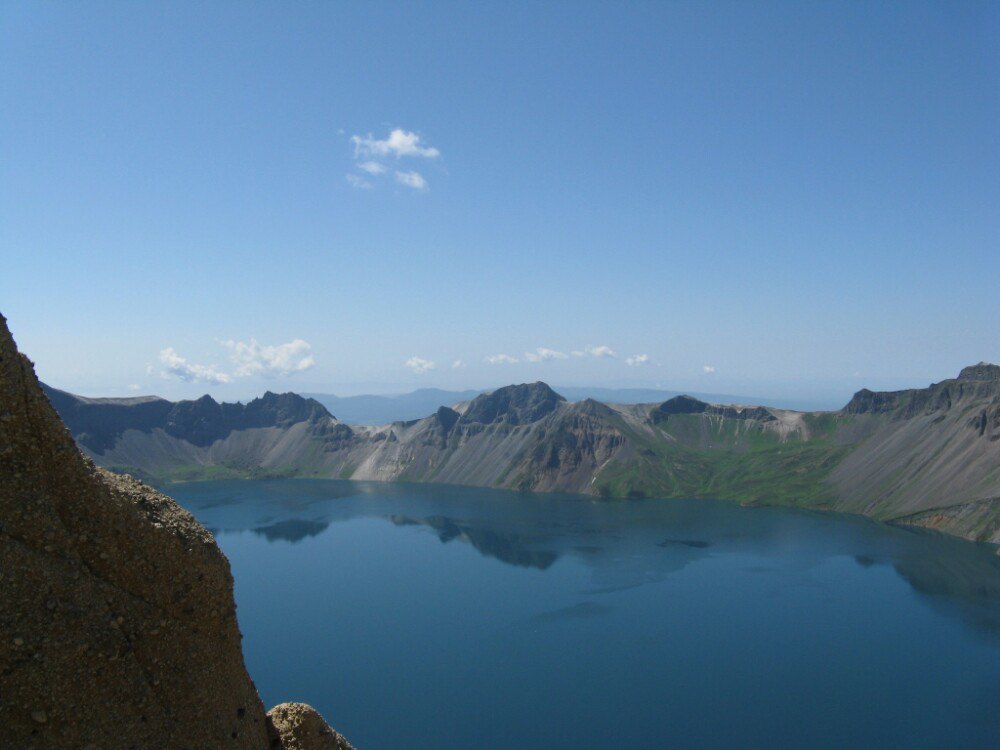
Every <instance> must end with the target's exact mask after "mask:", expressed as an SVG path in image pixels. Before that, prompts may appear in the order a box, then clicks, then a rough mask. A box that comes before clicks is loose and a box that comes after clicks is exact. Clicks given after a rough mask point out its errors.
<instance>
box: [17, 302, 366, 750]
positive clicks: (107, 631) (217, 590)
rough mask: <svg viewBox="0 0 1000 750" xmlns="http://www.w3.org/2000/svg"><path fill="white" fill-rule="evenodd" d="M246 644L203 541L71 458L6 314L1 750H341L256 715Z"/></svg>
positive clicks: (176, 514) (298, 713) (219, 561)
mask: <svg viewBox="0 0 1000 750" xmlns="http://www.w3.org/2000/svg"><path fill="white" fill-rule="evenodd" d="M149 403H153V402H151V401H149V400H139V401H137V403H136V404H134V406H135V407H139V410H140V411H143V410H145V409H148V408H150V407H148V406H145V405H144V404H149ZM164 403H168V402H164ZM286 407H287V405H282V404H278V405H276V407H275V408H276V411H277V412H279V413H280V412H282V410H284V409H285V408H286ZM158 408H161V409H162V407H158ZM240 638H241V636H240V632H239V629H238V626H237V621H236V607H235V604H234V601H233V581H232V577H231V575H230V572H229V563H228V562H227V560H226V558H225V556H224V555H223V554H222V552H221V551H220V550H219V548H218V547H217V546H216V544H215V541H214V539H213V538H212V536H211V534H209V533H208V531H206V530H205V528H204V527H202V526H201V525H200V524H199V523H198V522H197V521H196V520H195V519H194V518H193V517H192V516H191V515H190V514H189V513H187V512H186V511H184V510H182V509H181V508H180V507H179V506H178V505H177V504H176V503H174V502H173V501H172V500H171V499H170V498H169V497H167V496H165V495H163V494H161V493H159V492H156V491H155V490H153V489H151V488H150V487H148V486H146V485H144V484H142V483H141V482H138V481H136V480H134V479H132V478H130V477H126V476H119V475H115V474H112V473H110V472H107V471H105V470H103V469H99V468H97V467H95V466H94V464H93V463H92V462H91V461H90V460H88V459H85V458H84V457H83V456H82V455H81V454H80V452H79V450H78V449H77V447H76V445H75V444H74V442H73V439H72V437H71V435H70V433H69V432H68V431H67V429H66V427H65V426H64V425H63V423H62V422H61V421H60V419H59V417H58V415H57V414H56V412H55V410H54V409H53V408H52V406H51V404H50V403H49V401H48V399H47V398H46V397H45V395H44V394H43V393H42V389H41V387H40V385H39V383H38V380H37V378H36V377H35V373H34V369H33V367H32V365H31V362H29V361H28V359H27V358H25V357H24V356H22V355H21V354H19V353H18V351H17V349H16V346H15V344H14V341H13V338H12V337H11V334H10V332H9V331H8V329H7V325H6V321H5V320H4V318H3V317H2V316H0V727H2V730H0V731H2V734H3V736H2V738H0V739H2V745H3V747H5V748H6V747H10V748H17V749H18V750H51V749H52V748H95V749H96V748H100V749H101V750H105V749H117V748H122V749H123V750H124V749H125V748H137V749H140V748H178V749H185V748H189V749H190V750H202V749H203V748H204V749H208V748H213V749H214V748H246V749H248V750H249V749H251V748H253V749H255V750H256V749H260V750H263V749H264V748H286V750H290V749H291V748H295V749H296V750H313V749H319V748H348V747H349V745H347V743H346V741H345V740H344V739H343V738H342V737H340V735H338V734H337V733H336V732H334V731H333V730H332V729H330V728H329V726H327V725H326V723H325V722H324V721H323V720H322V718H321V717H320V716H319V714H317V713H316V712H315V711H313V710H312V709H310V708H309V707H307V706H302V705H301V704H291V705H292V706H293V707H292V708H289V707H288V706H289V705H290V704H283V705H282V706H279V707H277V708H276V709H275V710H274V713H273V714H272V715H271V716H269V715H268V714H265V712H264V707H263V705H262V704H261V700H260V698H259V696H258V695H257V691H256V689H255V687H254V684H253V682H252V681H251V679H250V677H249V675H248V674H247V671H246V668H245V666H244V663H243V656H242V652H241V648H240Z"/></svg>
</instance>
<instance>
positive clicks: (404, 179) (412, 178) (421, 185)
mask: <svg viewBox="0 0 1000 750" xmlns="http://www.w3.org/2000/svg"><path fill="white" fill-rule="evenodd" d="M396 182H398V183H399V184H400V185H406V187H411V188H413V189H414V190H423V189H425V188H426V187H427V180H425V179H424V178H423V176H421V174H420V172H396Z"/></svg>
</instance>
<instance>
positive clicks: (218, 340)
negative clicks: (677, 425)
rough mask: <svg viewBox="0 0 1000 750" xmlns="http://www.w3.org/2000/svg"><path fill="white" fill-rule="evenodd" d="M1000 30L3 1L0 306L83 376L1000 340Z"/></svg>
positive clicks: (790, 363)
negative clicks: (999, 240) (0, 260)
mask: <svg viewBox="0 0 1000 750" xmlns="http://www.w3.org/2000/svg"><path fill="white" fill-rule="evenodd" d="M998 42H1000V5H998V4H996V3H987V2H982V3H970V2H947V3H945V2H940V3H923V2H913V3H905V4H903V3H897V4H889V3H860V2H858V3H793V2H782V3H773V2H765V3H738V2H712V3H709V2H706V3H681V2H674V3H671V2H664V3H638V2H633V3H623V4H619V3H592V2H573V3H560V2H549V3H477V4H468V3H465V4H462V3H269V2H268V3H263V2H255V3H234V2H217V3H192V2H176V3H160V4H154V3H114V2H94V3H87V4H83V3H79V4H72V3H41V2H28V3H22V2H8V3H4V4H3V6H2V7H0V97H2V101H3V107H2V108H0V153H2V159H0V255H2V263H0V312H2V313H3V314H4V315H5V316H7V318H8V320H9V324H10V326H11V329H12V330H13V332H14V335H15V337H16V338H17V340H18V343H19V345H20V347H21V349H22V351H24V352H25V353H27V354H28V355H29V356H30V357H31V358H32V359H33V360H34V361H35V362H36V366H37V369H38V372H39V374H40V376H41V377H42V379H43V380H45V381H47V382H49V383H51V384H52V385H55V386H57V387H61V388H65V389H67V390H73V391H75V392H80V393H85V394H88V395H122V394H126V393H132V392H136V393H159V394H161V395H165V396H170V397H181V396H185V397H188V396H196V395H198V394H200V393H203V392H206V391H208V392H211V393H212V394H213V395H214V396H216V397H217V398H221V399H226V400H235V399H238V398H247V397H249V396H252V395H255V394H257V393H260V392H262V391H263V390H264V389H265V388H269V389H271V390H298V391H324V392H332V393H339V394H349V393H358V392H366V391H367V392H392V391H397V392H399V391H407V390H412V389H414V388H417V387H426V386H437V387H443V388H469V387H474V388H479V387H491V386H496V385H501V384H504V383H508V382H521V381H527V380H545V381H547V382H550V383H554V384H565V385H593V386H643V387H654V386H658V387H662V388H667V389H673V390H685V389H686V390H695V391H700V392H726V393H752V394H755V395H756V394H759V395H763V396H771V395H782V394H783V395H788V396H794V397H796V398H805V397H808V398H816V399H824V400H826V399H837V398H841V397H844V396H846V395H849V393H850V392H851V391H853V390H855V389H856V388H858V387H861V386H862V385H865V386H869V387H902V386H908V385H925V384H927V383H928V382H930V381H932V380H942V379H944V378H946V377H953V376H954V375H955V374H956V373H957V372H958V370H959V369H960V368H961V367H962V366H964V365H967V364H972V363H974V362H978V361H980V360H992V361H1000V325H998V321H1000V294H998V291H1000V248H998V237H1000V231H998V230H1000V220H998V211H997V208H998V204H1000V201H998V198H1000V189H998V179H997V175H998V174H1000V158H998V157H1000V153H998V139H997V126H998V123H1000V117H998V115H1000V86H998V81H1000V75H998V74H1000V63H998V53H997V49H1000V44H998ZM394 131H396V134H395V136H393V135H391V134H392V133H393V132H394ZM369 162H371V164H369ZM376 165H377V166H376ZM254 342H259V343H256V344H255V343H254ZM294 342H299V343H294ZM283 345H284V346H283ZM574 352H576V355H574ZM612 353H613V355H614V356H611V354H612ZM500 355H505V356H506V358H507V359H508V360H517V361H516V362H510V361H506V360H504V359H503V357H501V356H500ZM601 355H604V356H601ZM490 358H492V359H493V363H492V364H491V363H490V361H489V359H490ZM532 360H537V361H532ZM458 361H460V362H461V365H460V366H453V365H454V364H455V363H456V362H458ZM222 381H228V382H222Z"/></svg>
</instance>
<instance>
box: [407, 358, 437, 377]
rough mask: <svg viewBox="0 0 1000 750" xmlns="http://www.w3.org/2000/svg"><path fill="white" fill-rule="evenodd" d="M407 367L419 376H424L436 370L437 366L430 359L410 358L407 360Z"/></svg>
mask: <svg viewBox="0 0 1000 750" xmlns="http://www.w3.org/2000/svg"><path fill="white" fill-rule="evenodd" d="M406 366H407V367H409V368H410V369H411V370H413V372H414V373H416V374H417V375H423V374H424V373H425V372H429V371H430V370H433V369H435V368H436V365H435V364H434V363H433V362H431V361H430V360H429V359H424V358H423V357H410V358H409V359H408V360H406Z"/></svg>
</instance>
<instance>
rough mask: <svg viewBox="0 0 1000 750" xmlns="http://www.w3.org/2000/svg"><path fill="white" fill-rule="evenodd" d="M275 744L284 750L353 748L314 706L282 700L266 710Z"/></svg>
mask: <svg viewBox="0 0 1000 750" xmlns="http://www.w3.org/2000/svg"><path fill="white" fill-rule="evenodd" d="M267 718H268V721H269V722H270V731H271V742H272V747H281V748H283V749H284V750H354V748H353V747H352V746H351V744H350V743H349V742H348V741H347V740H346V739H344V738H343V736H341V735H340V734H338V733H337V732H335V731H334V730H332V729H331V728H330V725H329V724H327V723H326V720H324V719H323V717H322V716H320V714H319V711H317V710H316V709H315V708H313V707H312V706H307V705H306V704H305V703H281V704H279V705H277V706H275V707H274V708H272V709H271V710H270V711H268V712H267ZM275 743H276V744H275Z"/></svg>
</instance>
